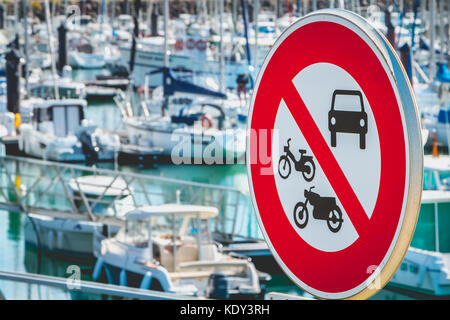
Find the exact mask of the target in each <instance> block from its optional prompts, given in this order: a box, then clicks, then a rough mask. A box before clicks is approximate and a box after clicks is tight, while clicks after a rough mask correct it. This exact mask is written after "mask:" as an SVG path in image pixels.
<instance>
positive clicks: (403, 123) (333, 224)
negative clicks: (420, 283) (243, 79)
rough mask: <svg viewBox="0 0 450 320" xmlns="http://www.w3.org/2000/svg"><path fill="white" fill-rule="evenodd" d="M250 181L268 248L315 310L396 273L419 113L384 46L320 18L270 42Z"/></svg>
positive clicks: (419, 172)
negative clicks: (315, 300)
mask: <svg viewBox="0 0 450 320" xmlns="http://www.w3.org/2000/svg"><path fill="white" fill-rule="evenodd" d="M248 131H249V132H248V140H247V169H248V177H249V184H250V190H251V195H252V200H253V204H254V208H255V211H256V213H257V216H258V221H259V225H260V227H261V229H262V232H263V234H264V237H265V239H266V241H267V243H268V245H269V247H270V249H271V251H272V253H273V256H274V257H275V259H276V260H277V262H278V263H279V264H280V266H281V267H282V269H283V270H284V271H285V273H286V274H287V275H288V276H289V277H290V278H291V279H292V280H293V281H294V282H295V283H296V284H297V285H299V286H300V287H301V288H303V289H304V290H306V291H308V292H310V293H311V294H313V295H315V296H318V297H321V298H332V299H337V298H367V297H369V296H371V295H373V294H374V293H376V292H377V291H378V290H379V289H381V288H382V287H383V286H384V285H385V284H386V283H387V282H388V281H389V279H390V278H391V277H392V275H393V274H394V273H395V271H396V269H397V268H398V266H399V265H400V263H401V261H402V259H403V257H404V255H405V253H406V251H407V249H408V246H409V243H410V241H411V238H412V234H413V232H414V228H415V224H416V221H417V216H418V212H419V208H420V199H421V191H422V177H423V149H422V142H421V134H420V124H419V118H418V111H417V106H416V104H415V100H414V96H413V93H412V89H411V86H410V84H409V82H408V80H407V77H406V74H405V72H404V70H403V67H402V66H401V63H400V62H399V60H398V58H397V56H396V55H395V53H394V51H393V49H392V48H391V47H390V46H389V44H388V43H387V41H386V40H385V38H384V37H383V36H382V35H381V34H380V33H379V32H378V31H376V30H375V29H374V28H373V27H371V26H370V25H369V23H367V22H366V21H365V20H364V19H363V18H361V17H359V16H357V15H356V14H353V13H351V12H348V11H344V10H321V11H317V12H315V13H312V14H310V15H308V16H305V17H304V18H302V19H300V20H298V21H297V22H295V23H294V24H293V25H291V26H290V27H289V28H288V29H287V30H286V31H285V32H284V33H283V34H282V35H281V36H280V37H279V38H278V40H277V41H276V42H275V44H274V45H273V47H272V48H271V50H270V52H269V53H268V54H267V56H266V58H265V60H264V63H263V65H262V67H261V70H260V72H259V74H258V78H257V80H256V83H255V89H254V92H253V96H252V100H251V104H250V110H249V120H248Z"/></svg>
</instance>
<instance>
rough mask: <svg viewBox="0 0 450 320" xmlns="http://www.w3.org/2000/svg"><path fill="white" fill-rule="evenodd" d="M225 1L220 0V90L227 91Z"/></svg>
mask: <svg viewBox="0 0 450 320" xmlns="http://www.w3.org/2000/svg"><path fill="white" fill-rule="evenodd" d="M223 1H224V0H219V2H220V3H219V35H220V46H219V49H220V56H219V71H220V91H221V92H224V91H225V63H224V48H223Z"/></svg>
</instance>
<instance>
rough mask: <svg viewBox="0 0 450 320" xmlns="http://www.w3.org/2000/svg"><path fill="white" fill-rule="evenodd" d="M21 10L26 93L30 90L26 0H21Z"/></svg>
mask: <svg viewBox="0 0 450 320" xmlns="http://www.w3.org/2000/svg"><path fill="white" fill-rule="evenodd" d="M22 10H23V24H24V25H23V28H24V37H25V49H24V50H25V91H26V95H27V96H28V93H29V92H30V85H29V82H28V70H29V69H28V68H29V61H30V60H29V53H28V45H29V37H28V0H23V1H22Z"/></svg>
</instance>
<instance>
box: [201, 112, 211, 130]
mask: <svg viewBox="0 0 450 320" xmlns="http://www.w3.org/2000/svg"><path fill="white" fill-rule="evenodd" d="M200 121H201V122H202V127H203V128H212V126H213V119H212V118H211V116H209V115H207V114H204V115H203V116H202V117H201V118H200Z"/></svg>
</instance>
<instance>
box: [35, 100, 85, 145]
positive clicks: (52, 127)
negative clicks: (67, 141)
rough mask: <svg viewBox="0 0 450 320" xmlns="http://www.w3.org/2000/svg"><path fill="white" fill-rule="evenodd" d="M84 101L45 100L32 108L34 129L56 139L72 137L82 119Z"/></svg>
mask: <svg viewBox="0 0 450 320" xmlns="http://www.w3.org/2000/svg"><path fill="white" fill-rule="evenodd" d="M85 107H86V101H85V100H81V99H65V100H45V101H43V102H40V103H38V104H36V105H35V106H34V109H33V124H34V125H35V129H36V130H38V131H41V132H45V133H48V134H51V135H54V136H56V137H67V136H69V135H74V134H75V131H76V129H77V128H78V127H79V126H80V125H81V121H82V120H83V119H84V108H85Z"/></svg>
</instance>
